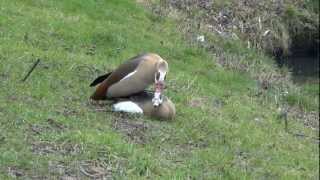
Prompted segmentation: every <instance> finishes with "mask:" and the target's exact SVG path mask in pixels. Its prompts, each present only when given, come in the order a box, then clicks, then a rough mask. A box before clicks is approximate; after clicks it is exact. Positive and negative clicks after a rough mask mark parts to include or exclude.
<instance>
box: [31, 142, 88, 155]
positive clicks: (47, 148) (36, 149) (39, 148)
mask: <svg viewBox="0 0 320 180" xmlns="http://www.w3.org/2000/svg"><path fill="white" fill-rule="evenodd" d="M31 151H32V152H33V153H35V154H38V155H48V154H62V155H77V154H80V153H81V152H82V151H83V148H82V146H81V145H78V144H72V143H70V142H64V143H62V144H58V143H54V142H48V141H35V142H32V143H31Z"/></svg>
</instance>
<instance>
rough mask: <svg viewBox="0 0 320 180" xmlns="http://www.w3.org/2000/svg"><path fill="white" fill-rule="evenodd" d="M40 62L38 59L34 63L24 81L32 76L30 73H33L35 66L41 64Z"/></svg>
mask: <svg viewBox="0 0 320 180" xmlns="http://www.w3.org/2000/svg"><path fill="white" fill-rule="evenodd" d="M39 62H40V59H37V61H36V62H35V63H33V66H32V67H31V69H30V70H29V72H28V73H27V75H26V76H25V77H24V78H23V79H22V82H25V81H26V80H27V78H28V77H29V76H30V74H31V73H32V71H33V70H34V68H36V66H37V65H38V64H39Z"/></svg>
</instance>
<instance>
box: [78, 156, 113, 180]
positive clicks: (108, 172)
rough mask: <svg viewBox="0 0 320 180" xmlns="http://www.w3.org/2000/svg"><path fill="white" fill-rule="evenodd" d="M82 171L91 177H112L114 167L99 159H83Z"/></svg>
mask: <svg viewBox="0 0 320 180" xmlns="http://www.w3.org/2000/svg"><path fill="white" fill-rule="evenodd" d="M79 168H80V172H81V173H82V174H83V175H85V176H87V177H89V178H91V179H112V168H111V167H109V166H108V164H105V163H102V162H100V161H98V160H91V161H82V162H81V163H80V164H79Z"/></svg>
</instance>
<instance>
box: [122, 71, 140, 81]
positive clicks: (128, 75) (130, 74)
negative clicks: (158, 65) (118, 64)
mask: <svg viewBox="0 0 320 180" xmlns="http://www.w3.org/2000/svg"><path fill="white" fill-rule="evenodd" d="M136 72H137V70H134V71H132V72H131V73H129V74H127V75H126V76H125V77H124V78H122V79H121V80H120V81H122V80H125V79H127V78H128V77H130V76H132V75H133V74H134V73H136Z"/></svg>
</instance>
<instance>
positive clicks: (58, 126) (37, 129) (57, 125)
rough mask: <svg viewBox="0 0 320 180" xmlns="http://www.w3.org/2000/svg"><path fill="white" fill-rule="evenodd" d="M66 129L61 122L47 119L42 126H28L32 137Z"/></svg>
mask: <svg viewBox="0 0 320 180" xmlns="http://www.w3.org/2000/svg"><path fill="white" fill-rule="evenodd" d="M66 129H67V127H66V126H65V125H63V124H62V123H61V122H58V121H56V120H54V119H50V118H49V119H47V121H46V123H44V124H30V125H29V128H28V131H29V132H31V133H32V134H34V135H40V134H42V133H48V132H60V131H61V132H62V131H65V130H66Z"/></svg>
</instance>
